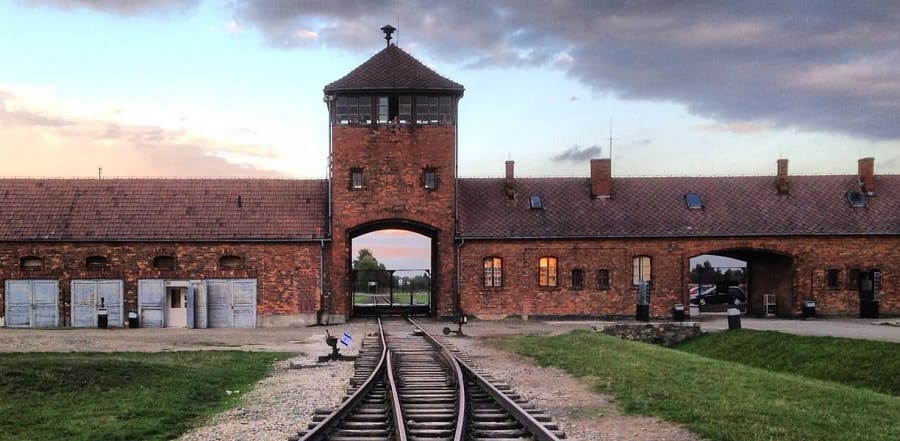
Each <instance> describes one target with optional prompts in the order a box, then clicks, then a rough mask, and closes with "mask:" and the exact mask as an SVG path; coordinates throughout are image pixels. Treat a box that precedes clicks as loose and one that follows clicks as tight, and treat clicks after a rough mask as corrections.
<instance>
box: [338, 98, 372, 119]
mask: <svg viewBox="0 0 900 441" xmlns="http://www.w3.org/2000/svg"><path fill="white" fill-rule="evenodd" d="M334 119H335V121H334V122H335V124H371V123H372V97H370V96H339V97H338V98H337V102H336V103H335V106H334Z"/></svg>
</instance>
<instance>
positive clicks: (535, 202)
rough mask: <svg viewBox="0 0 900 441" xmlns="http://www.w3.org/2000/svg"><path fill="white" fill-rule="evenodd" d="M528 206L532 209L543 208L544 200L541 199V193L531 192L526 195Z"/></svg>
mask: <svg viewBox="0 0 900 441" xmlns="http://www.w3.org/2000/svg"><path fill="white" fill-rule="evenodd" d="M528 208H530V209H532V210H543V209H544V201H543V199H541V195H539V194H533V195H531V196H529V197H528Z"/></svg>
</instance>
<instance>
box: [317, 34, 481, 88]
mask: <svg viewBox="0 0 900 441" xmlns="http://www.w3.org/2000/svg"><path fill="white" fill-rule="evenodd" d="M380 90H396V91H408V92H430V91H444V92H450V93H452V94H453V95H462V94H463V90H464V88H463V86H462V85H461V84H459V83H456V82H453V81H451V80H449V79H447V78H445V77H443V76H441V75H440V74H438V73H437V72H435V71H433V70H431V69H430V68H428V66H425V65H424V64H422V62H420V61H419V60H417V59H415V57H413V56H412V55H410V54H408V53H406V52H404V51H403V50H402V49H400V48H399V47H397V46H395V45H393V44H392V45H390V46H387V47H385V48H384V49H382V50H381V51H380V52H378V53H377V54H375V55H373V56H372V58H369V59H368V60H367V61H366V62H365V63H363V64H361V65H359V66H358V67H357V68H356V69H353V70H352V71H351V72H350V73H348V74H347V75H345V76H344V77H343V78H341V79H339V80H337V81H334V82H333V83H331V84H328V85H327V86H325V94H331V93H340V92H348V91H352V92H367V91H368V92H375V91H380Z"/></svg>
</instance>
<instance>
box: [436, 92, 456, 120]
mask: <svg viewBox="0 0 900 441" xmlns="http://www.w3.org/2000/svg"><path fill="white" fill-rule="evenodd" d="M438 120H439V121H440V122H441V124H443V125H451V124H453V101H452V98H451V97H449V96H442V97H441V99H440V104H439V109H438Z"/></svg>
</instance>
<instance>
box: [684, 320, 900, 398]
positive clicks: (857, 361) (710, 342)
mask: <svg viewBox="0 0 900 441" xmlns="http://www.w3.org/2000/svg"><path fill="white" fill-rule="evenodd" d="M676 349H678V350H681V351H685V352H690V353H693V354H697V355H702V356H704V357H708V358H715V359H719V360H726V361H733V362H735V363H741V364H745V365H748V366H755V367H759V368H763V369H768V370H771V371H778V372H786V373H791V374H797V375H802V376H804V377H810V378H818V379H820V380H827V381H834V382H837V383H843V384H846V385H848V386H854V387H864V388H868V389H872V390H874V391H876V392H882V393H886V394H890V395H895V396H900V344H898V343H891V342H883V341H871V340H853V339H847V338H832V337H805V336H798V335H791V334H785V333H781V332H772V331H751V330H747V329H742V330H740V331H737V332H735V331H730V332H717V333H712V334H707V335H704V336H702V337H700V338H696V339H693V340H690V341H687V342H685V343H683V344H681V345H679V346H677V347H676Z"/></svg>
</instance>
